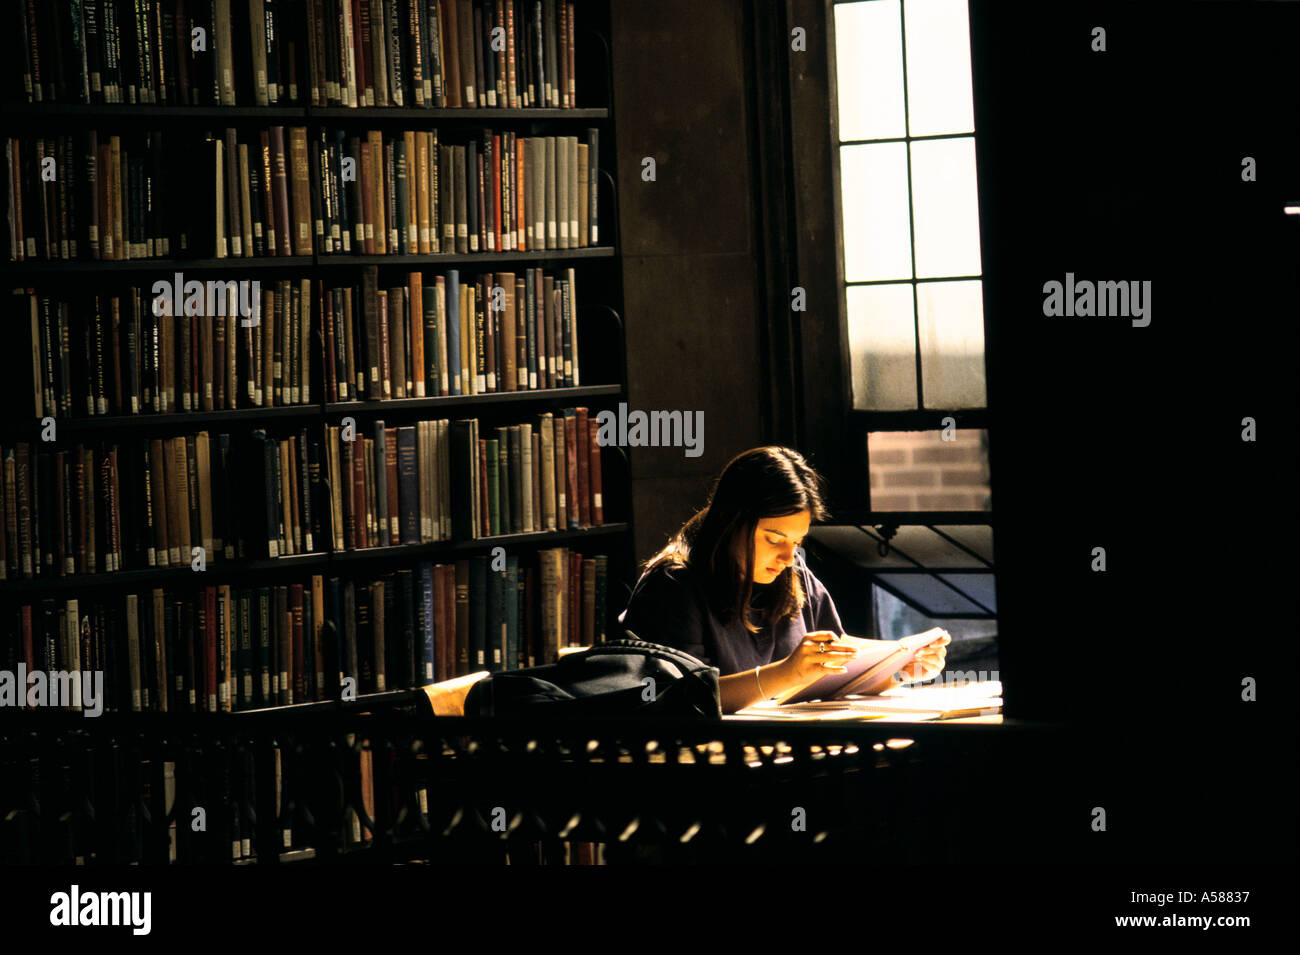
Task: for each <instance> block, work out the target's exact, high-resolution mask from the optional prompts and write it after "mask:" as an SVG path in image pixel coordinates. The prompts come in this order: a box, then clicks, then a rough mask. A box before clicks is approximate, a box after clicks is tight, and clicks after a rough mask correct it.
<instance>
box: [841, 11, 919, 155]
mask: <svg viewBox="0 0 1300 955" xmlns="http://www.w3.org/2000/svg"><path fill="white" fill-rule="evenodd" d="M835 80H836V84H837V85H838V87H839V96H838V99H839V120H840V139H889V138H892V137H896V136H905V135H906V134H907V131H906V129H905V128H904V121H903V40H902V22H901V20H900V18H899V15H898V0H870V2H868V3H839V4H836V5H835Z"/></svg>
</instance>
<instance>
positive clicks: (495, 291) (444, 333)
mask: <svg viewBox="0 0 1300 955" xmlns="http://www.w3.org/2000/svg"><path fill="white" fill-rule="evenodd" d="M429 279H430V277H429V276H424V275H422V274H421V273H419V272H411V273H409V274H408V276H407V283H406V285H404V286H395V287H392V288H388V289H381V288H379V287H378V270H377V269H376V268H375V267H374V266H367V267H366V268H364V269H363V271H362V276H361V285H360V286H356V287H349V286H336V287H333V288H322V287H318V289H317V294H318V296H319V297H320V302H319V304H318V309H319V311H320V314H321V315H322V316H323V318H324V330H323V332H324V342H325V364H324V378H325V393H326V400H328V401H351V400H356V399H361V398H364V399H368V400H376V399H386V398H423V397H433V396H444V395H476V394H485V393H491V392H501V391H524V390H528V389H537V388H568V387H576V386H578V385H579V384H580V381H581V376H580V374H579V361H578V358H579V349H578V335H577V290H576V277H575V274H574V270H573V269H566V270H564V272H563V273H562V274H561V275H559V276H550V275H546V274H545V273H544V272H543V271H542V270H541V269H526V270H525V271H524V272H523V274H522V275H516V274H515V273H514V272H496V273H485V274H482V275H479V276H478V277H477V278H476V279H475V280H474V281H473V282H470V283H462V282H461V280H460V273H459V271H458V270H456V269H450V270H448V271H447V273H446V275H445V276H443V275H438V276H435V277H432V279H433V280H432V281H429Z"/></svg>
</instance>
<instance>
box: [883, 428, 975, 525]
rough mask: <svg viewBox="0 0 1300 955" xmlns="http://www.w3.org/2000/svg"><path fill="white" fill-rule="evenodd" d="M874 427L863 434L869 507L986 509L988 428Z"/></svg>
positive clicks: (949, 509)
mask: <svg viewBox="0 0 1300 955" xmlns="http://www.w3.org/2000/svg"><path fill="white" fill-rule="evenodd" d="M953 438H954V440H952V441H944V440H943V432H942V431H872V432H869V433H868V434H867V461H868V466H869V469H870V472H871V509H872V510H873V511H954V510H955V511H987V510H991V509H992V498H991V496H990V492H989V457H988V454H989V453H988V432H986V431H984V430H983V429H977V428H958V429H957V430H956V433H955V434H954V435H953Z"/></svg>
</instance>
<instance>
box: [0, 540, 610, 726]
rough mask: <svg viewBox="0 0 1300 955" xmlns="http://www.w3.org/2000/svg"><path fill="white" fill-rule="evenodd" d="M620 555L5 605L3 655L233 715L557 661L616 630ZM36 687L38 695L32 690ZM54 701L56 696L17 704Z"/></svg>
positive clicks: (541, 556)
mask: <svg viewBox="0 0 1300 955" xmlns="http://www.w3.org/2000/svg"><path fill="white" fill-rule="evenodd" d="M607 578H608V558H607V557H605V556H604V555H593V556H584V555H582V554H580V553H578V552H577V551H574V550H570V549H568V548H563V547H556V548H548V549H546V550H541V551H538V552H537V553H536V554H535V555H524V556H523V557H522V558H521V557H520V555H517V554H510V555H508V556H498V557H492V556H488V555H479V556H474V557H465V558H461V559H459V560H456V561H455V562H451V563H438V564H435V563H432V562H430V561H422V562H420V563H419V564H418V565H417V566H416V567H414V568H403V569H400V570H395V571H391V572H388V573H383V574H376V575H368V576H360V577H355V578H353V577H347V578H342V579H341V578H339V577H332V576H331V577H328V578H327V577H325V576H323V575H320V574H316V575H312V576H311V578H310V580H308V581H306V582H302V581H298V582H293V583H286V584H267V585H250V586H232V585H229V584H219V585H214V586H207V587H199V588H171V587H154V588H152V589H151V590H149V591H146V592H142V593H135V592H131V593H126V594H119V595H114V596H113V597H111V598H103V599H84V598H77V597H69V598H66V599H56V598H52V597H51V598H46V599H44V600H41V601H38V602H27V603H22V604H20V605H17V606H15V607H12V608H11V609H10V610H9V611H8V612H6V613H5V614H4V617H3V619H4V631H5V632H4V634H3V643H2V644H0V650H2V653H0V662H3V665H4V667H5V668H6V670H7V672H9V673H16V672H18V665H19V664H22V666H23V667H24V668H25V669H26V671H27V672H29V673H30V672H33V671H36V670H41V671H45V672H46V673H49V672H51V671H55V672H57V671H63V672H69V673H71V672H73V671H76V672H84V671H91V672H92V673H93V672H96V671H97V672H100V673H102V674H103V690H102V692H103V697H102V698H101V699H98V700H81V699H77V698H68V699H61V700H60V701H59V702H60V703H62V704H65V705H66V706H67V707H68V708H75V707H76V706H77V705H78V704H80V705H82V707H83V708H85V707H86V706H87V705H89V706H90V707H94V708H100V709H102V711H103V712H142V711H143V712H149V711H154V712H186V711H190V712H213V713H216V712H231V711H235V710H244V709H255V708H259V707H267V706H281V705H288V704H293V703H304V702H311V701H323V700H337V699H340V698H344V697H345V696H351V697H355V696H356V695H358V694H363V693H374V692H380V691H383V690H390V689H398V688H401V687H410V686H419V685H422V684H426V683H429V682H433V681H441V680H447V679H451V678H452V677H456V676H464V675H466V674H469V673H472V672H476V671H480V670H486V671H490V672H498V671H501V670H514V669H518V668H521V667H528V666H537V665H539V664H543V663H551V662H554V661H555V660H556V659H557V658H558V654H559V650H560V648H562V647H570V646H590V645H592V644H594V643H597V642H600V641H602V640H604V638H605V628H606V618H607V614H606V610H607V600H608V580H607ZM23 695H24V697H25V696H26V693H25V692H24V694H23ZM25 702H27V703H37V704H38V705H50V704H51V703H52V702H53V701H52V700H51V699H49V698H48V697H47V698H46V699H45V700H29V699H15V700H8V701H5V703H6V705H9V706H14V705H22V704H23V703H25Z"/></svg>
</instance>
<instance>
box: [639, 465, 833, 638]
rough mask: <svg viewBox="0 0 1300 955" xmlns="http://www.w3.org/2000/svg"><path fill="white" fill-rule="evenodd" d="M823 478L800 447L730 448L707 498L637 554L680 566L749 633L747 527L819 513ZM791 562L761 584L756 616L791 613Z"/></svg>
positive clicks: (770, 618) (799, 590)
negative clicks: (649, 550)
mask: <svg viewBox="0 0 1300 955" xmlns="http://www.w3.org/2000/svg"><path fill="white" fill-rule="evenodd" d="M822 487H823V482H822V478H821V476H820V475H819V474H818V473H817V472H816V471H814V470H813V469H812V467H811V466H810V465H809V464H808V462H807V461H805V460H804V457H803V455H802V454H800V453H799V452H798V451H793V450H791V449H790V448H783V447H778V446H772V445H769V446H765V447H761V448H751V449H750V450H748V451H745V452H743V453H741V454H738V455H736V456H735V457H734V458H732V459H731V460H730V461H729V462H727V466H726V467H725V468H723V469H722V473H721V474H720V475H718V479H717V480H716V481H715V482H714V484H713V489H712V491H711V492H710V493H709V500H708V503H707V504H705V505H704V507H703V508H701V509H700V510H699V511H698V512H696V513H695V515H694V516H693V517H691V519H690V520H688V521H687V522H686V523H685V524H683V525H682V528H681V530H679V531H678V532H677V533H676V534H675V535H673V538H672V539H671V540H670V541H669V542H668V544H667V545H666V546H665V547H664V549H663V550H661V551H659V553H657V554H655V555H654V556H653V557H651V558H650V559H649V560H647V561H646V562H645V566H644V569H645V570H650V569H651V568H653V567H656V566H658V565H659V564H661V563H667V564H670V565H672V566H674V567H684V568H687V569H688V570H689V571H690V572H691V573H692V574H693V575H694V576H695V578H696V580H697V581H698V582H699V584H700V585H701V586H702V588H703V590H704V592H705V594H706V595H707V597H708V599H709V602H710V604H711V605H712V607H713V609H714V610H715V611H716V612H717V613H718V614H719V616H720V617H721V618H722V620H723V622H729V621H731V620H736V619H739V620H741V621H742V622H743V623H744V625H745V629H747V630H749V631H750V632H751V633H757V632H758V630H759V629H760V627H759V626H758V625H755V623H754V621H753V620H751V618H750V614H749V606H750V600H751V599H752V597H753V592H754V532H755V530H756V529H757V527H758V522H759V521H761V520H764V519H765V518H769V517H786V516H788V515H790V514H797V513H799V512H800V511H808V512H809V513H810V515H811V520H812V521H814V522H815V521H824V520H826V517H827V512H826V507H825V504H824V503H823V490H822ZM799 576H800V575H799V574H798V573H796V571H795V565H793V564H792V565H791V566H789V567H787V568H786V569H785V570H784V571H782V572H781V575H780V576H779V577H777V578H776V580H774V581H773V582H772V583H771V584H770V585H768V592H767V599H766V600H765V601H764V605H763V607H762V609H761V611H760V613H761V614H762V617H761V618H760V623H771V622H775V621H778V620H784V619H788V618H790V617H793V616H794V615H795V614H796V613H798V612H799V610H800V609H801V608H802V607H803V602H804V591H803V585H802V583H801V582H800V579H799Z"/></svg>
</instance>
